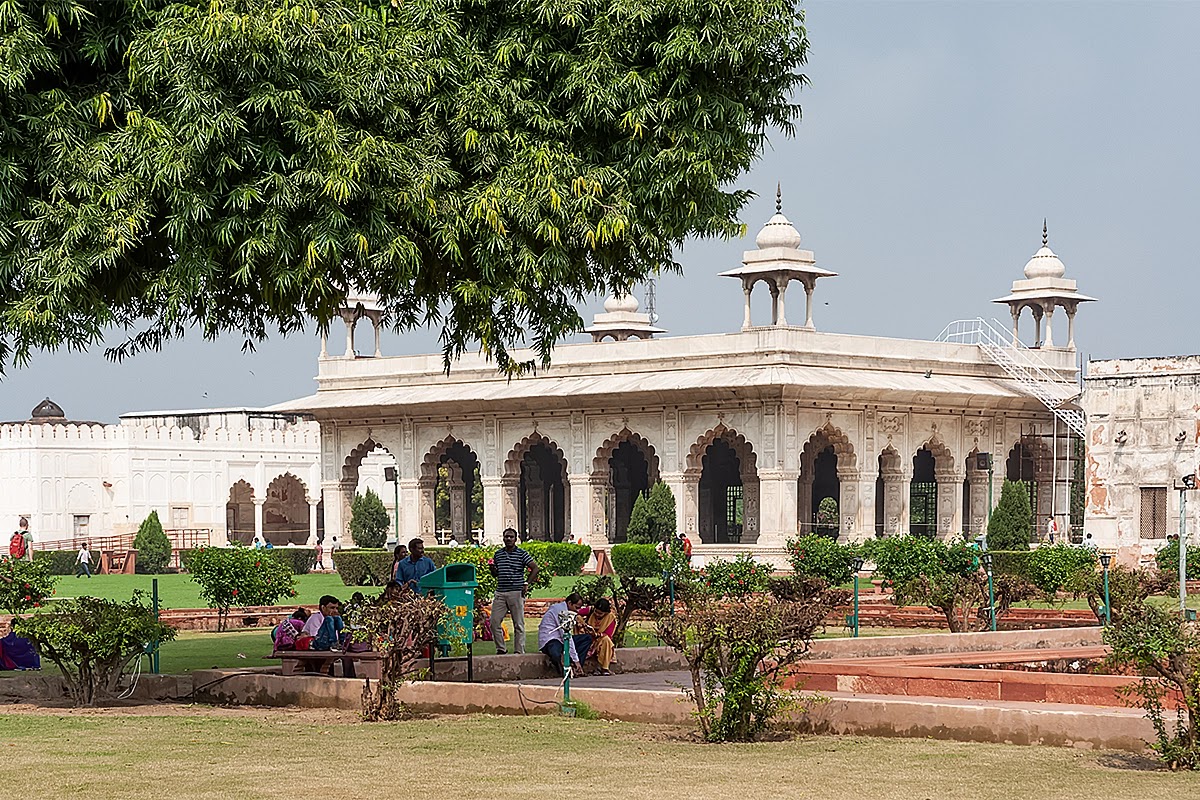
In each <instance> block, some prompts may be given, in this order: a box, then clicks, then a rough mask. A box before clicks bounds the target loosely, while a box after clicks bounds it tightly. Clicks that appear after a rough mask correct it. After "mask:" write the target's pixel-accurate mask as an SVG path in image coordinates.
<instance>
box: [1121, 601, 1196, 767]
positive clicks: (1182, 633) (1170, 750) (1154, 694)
mask: <svg viewBox="0 0 1200 800" xmlns="http://www.w3.org/2000/svg"><path fill="white" fill-rule="evenodd" d="M1104 643H1105V644H1107V645H1108V646H1109V647H1111V648H1112V652H1111V653H1110V654H1109V656H1108V663H1109V665H1111V666H1113V667H1115V668H1116V670H1117V671H1119V672H1126V673H1133V674H1135V675H1140V676H1141V680H1140V681H1139V682H1138V685H1137V689H1136V692H1135V695H1136V697H1137V698H1138V700H1139V703H1140V705H1141V706H1142V708H1143V709H1145V711H1146V716H1147V717H1149V719H1150V721H1151V722H1152V723H1153V725H1154V732H1155V738H1156V741H1155V742H1153V743H1151V745H1150V746H1151V747H1152V748H1154V750H1155V751H1156V752H1157V753H1158V754H1159V757H1160V758H1162V760H1163V761H1164V762H1165V763H1166V764H1167V766H1169V767H1170V768H1171V769H1172V770H1179V769H1188V770H1193V769H1197V768H1200V728H1198V727H1197V726H1200V633H1198V632H1197V629H1196V626H1195V624H1193V623H1189V622H1187V621H1185V620H1184V619H1183V617H1182V616H1181V615H1180V614H1179V613H1178V612H1177V611H1173V610H1167V609H1164V608H1159V607H1158V606H1154V605H1150V604H1148V603H1144V602H1141V603H1135V604H1133V605H1132V606H1130V607H1129V609H1128V610H1127V613H1126V614H1124V615H1122V617H1121V619H1119V620H1113V624H1112V625H1111V626H1110V627H1108V628H1105V630H1104ZM1168 691H1171V692H1172V693H1174V694H1175V695H1176V696H1177V697H1178V698H1179V699H1181V700H1182V701H1183V710H1182V713H1181V714H1180V715H1179V717H1177V719H1176V720H1175V723H1174V724H1173V725H1172V726H1170V728H1168V725H1167V722H1166V720H1165V719H1164V718H1163V698H1164V697H1165V696H1166V695H1167V693H1168Z"/></svg>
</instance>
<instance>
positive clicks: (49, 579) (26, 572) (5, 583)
mask: <svg viewBox="0 0 1200 800" xmlns="http://www.w3.org/2000/svg"><path fill="white" fill-rule="evenodd" d="M55 580H57V579H56V578H55V577H54V576H53V575H51V574H50V565H49V563H47V562H46V561H33V562H30V561H26V560H25V559H23V558H17V559H13V558H6V559H3V560H0V608H3V609H4V610H5V611H7V612H8V613H9V614H20V613H22V612H24V611H28V610H29V609H31V608H38V607H40V606H41V605H42V603H44V602H45V601H46V598H47V597H49V596H50V595H52V594H54V582H55Z"/></svg>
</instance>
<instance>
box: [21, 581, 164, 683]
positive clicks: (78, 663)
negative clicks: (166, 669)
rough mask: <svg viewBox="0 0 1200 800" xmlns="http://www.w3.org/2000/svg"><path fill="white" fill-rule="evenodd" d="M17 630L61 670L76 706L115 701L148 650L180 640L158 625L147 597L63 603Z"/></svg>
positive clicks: (137, 595)
mask: <svg viewBox="0 0 1200 800" xmlns="http://www.w3.org/2000/svg"><path fill="white" fill-rule="evenodd" d="M13 630H14V631H15V632H16V634H17V635H18V636H24V637H25V638H26V639H28V640H29V641H30V642H32V643H33V646H34V648H35V649H36V650H37V652H38V654H39V655H40V656H41V657H42V658H45V659H49V660H50V661H53V662H54V663H55V664H56V665H58V668H59V669H60V670H61V671H62V675H63V680H65V681H66V684H67V689H68V691H69V692H70V694H71V699H72V700H73V701H74V702H75V705H77V706H91V705H95V704H96V701H97V700H98V699H102V698H111V697H113V696H114V695H115V694H116V693H117V691H118V689H119V688H120V682H121V677H122V675H124V674H125V673H126V672H127V671H128V669H129V666H130V665H131V664H132V663H133V662H134V660H136V659H138V658H140V657H141V656H142V654H143V653H144V652H145V647H146V645H148V644H150V643H152V642H160V643H161V642H166V641H170V640H171V639H173V638H175V629H174V628H171V627H170V626H168V625H164V624H162V623H161V622H159V621H158V619H157V618H156V617H155V614H154V611H153V610H152V609H151V608H150V606H149V605H148V604H147V602H146V597H145V594H144V593H143V592H135V593H134V595H133V599H132V600H128V601H126V602H123V603H120V602H117V601H115V600H98V599H96V598H94V597H80V598H75V599H70V600H63V601H62V602H59V603H56V604H55V605H54V608H53V609H52V610H50V611H46V612H44V613H41V614H32V615H30V616H28V617H25V618H23V619H17V620H15V621H14V622H13Z"/></svg>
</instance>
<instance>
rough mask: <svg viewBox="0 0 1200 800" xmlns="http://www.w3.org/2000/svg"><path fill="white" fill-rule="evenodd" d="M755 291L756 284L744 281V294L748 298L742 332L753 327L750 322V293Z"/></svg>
mask: <svg viewBox="0 0 1200 800" xmlns="http://www.w3.org/2000/svg"><path fill="white" fill-rule="evenodd" d="M753 289H754V284H752V283H750V281H748V280H746V279H745V278H743V279H742V294H744V295H745V296H746V318H745V319H744V320H742V330H746V329H748V328H750V327H751V326H752V325H753V322H751V320H750V293H751V291H753Z"/></svg>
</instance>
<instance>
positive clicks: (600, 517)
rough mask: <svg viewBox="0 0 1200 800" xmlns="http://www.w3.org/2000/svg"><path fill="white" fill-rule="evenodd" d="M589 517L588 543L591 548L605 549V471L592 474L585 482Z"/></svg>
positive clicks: (606, 526)
mask: <svg viewBox="0 0 1200 800" xmlns="http://www.w3.org/2000/svg"><path fill="white" fill-rule="evenodd" d="M587 490H588V499H587V505H588V508H589V513H588V515H589V517H590V518H591V525H592V527H591V529H590V531H589V532H588V544H589V545H591V547H592V549H593V550H605V549H607V548H608V547H609V541H608V519H607V513H606V511H607V510H606V508H605V496H606V493H607V491H608V476H607V474H605V473H600V474H594V475H592V476H590V477H589V479H588V482H587Z"/></svg>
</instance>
